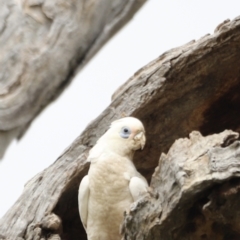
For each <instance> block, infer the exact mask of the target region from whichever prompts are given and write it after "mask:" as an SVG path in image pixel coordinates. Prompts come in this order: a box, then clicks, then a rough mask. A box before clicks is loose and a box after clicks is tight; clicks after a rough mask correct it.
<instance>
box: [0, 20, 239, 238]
mask: <svg viewBox="0 0 240 240" xmlns="http://www.w3.org/2000/svg"><path fill="white" fill-rule="evenodd" d="M239 66H240V18H236V19H234V20H233V21H231V22H230V21H227V22H225V23H224V24H222V25H220V26H219V27H218V28H217V30H216V32H215V33H214V34H213V35H207V36H205V37H203V38H202V39H200V40H198V41H196V42H195V41H193V42H190V43H189V44H186V45H184V46H182V47H179V48H176V49H172V50H170V51H168V52H166V53H165V54H163V55H162V56H160V57H159V58H158V59H156V60H154V61H152V62H151V63H149V64H148V65H147V66H145V67H144V68H142V69H140V70H139V71H138V72H137V73H135V75H134V76H133V77H132V78H130V79H129V80H128V82H126V84H125V85H124V86H122V87H121V88H120V89H119V90H118V91H117V92H116V93H115V94H114V95H113V100H112V103H111V104H110V106H109V107H108V108H107V109H106V110H105V111H104V112H103V113H102V114H101V115H100V116H99V117H98V118H97V119H96V120H95V121H94V122H92V123H91V124H90V125H89V126H88V127H87V128H86V130H85V131H84V132H83V133H82V134H81V136H79V137H78V138H77V139H76V140H75V141H74V142H73V143H72V145H71V146H70V147H69V148H68V149H67V150H66V151H65V152H64V153H63V154H62V155H61V156H60V157H59V158H58V159H57V160H56V162H55V163H54V164H52V165H51V166H50V167H49V168H47V169H45V170H44V171H43V172H41V173H39V174H38V175H36V176H35V177H34V178H33V179H31V180H30V181H29V182H28V183H27V184H26V186H25V189H24V192H23V194H22V195H21V196H20V198H19V199H18V200H17V202H16V203H15V204H14V206H13V207H12V208H11V209H10V210H9V211H8V212H7V213H6V214H5V216H4V217H3V218H2V219H1V221H0V235H1V236H2V239H11V240H15V239H27V240H32V239H41V240H43V239H53V238H55V239H60V238H61V239H67V240H75V239H82V240H83V239H86V235H85V233H84V230H83V228H82V225H81V223H80V219H79V214H78V206H77V192H78V186H79V182H80V181H81V179H82V177H83V176H84V175H85V174H86V172H87V170H88V164H87V163H86V157H87V155H88V151H89V149H90V148H91V147H92V146H93V145H94V144H95V142H96V140H97V139H98V138H99V137H100V135H102V134H103V133H104V131H105V130H106V129H107V127H108V125H109V123H110V122H111V121H112V120H114V119H117V118H119V117H121V116H122V115H129V116H130V115H131V116H135V117H138V118H140V119H141V120H142V121H143V123H144V125H145V127H146V134H147V144H146V147H145V149H144V151H141V152H139V153H137V154H136V155H135V157H134V161H135V164H136V166H137V168H138V170H139V171H140V172H141V173H142V174H143V175H144V176H145V177H146V178H147V179H148V180H149V182H150V179H151V176H152V174H153V173H154V171H155V173H154V178H153V180H152V188H153V193H152V197H149V199H144V200H142V201H141V202H140V203H138V204H133V208H132V211H131V212H130V213H129V214H127V215H126V219H125V221H124V226H123V234H124V237H125V239H159V236H161V237H162V239H171V238H168V237H169V236H170V237H172V239H174V238H175V239H178V237H179V236H182V237H183V238H182V239H186V238H188V239H191V237H193V236H201V237H202V238H203V239H204V237H205V239H214V238H215V237H216V239H226V238H224V237H225V236H226V235H228V234H230V236H233V237H235V236H239V235H238V234H239V233H240V231H239V228H238V226H239V225H238V222H239V220H240V219H239V215H238V210H237V211H232V208H231V207H230V206H229V205H230V203H232V204H233V206H235V207H236V208H238V206H239V204H238V201H236V196H237V195H235V194H238V189H239V187H238V180H239V179H238V177H239V163H238V162H239V142H238V141H236V137H237V134H236V133H233V132H231V131H225V132H223V133H220V134H219V135H213V136H209V137H206V138H203V137H201V135H199V134H198V133H196V132H195V133H193V134H192V135H191V137H190V140H187V139H185V140H178V141H177V142H176V143H175V144H174V145H173V147H172V148H171V150H170V151H169V153H168V155H167V156H165V155H162V157H161V161H160V166H159V167H158V168H157V169H156V170H155V168H156V167H157V166H158V161H159V155H160V153H161V152H168V149H169V148H170V146H171V145H172V144H173V143H174V141H175V139H178V138H182V137H187V136H188V135H189V133H190V132H192V130H199V131H200V132H201V133H202V134H203V135H209V134H212V133H219V132H221V131H223V130H224V129H232V130H234V131H236V132H239V129H240V121H239V119H240V111H239V109H240V95H239V92H240V81H239V80H240V70H239ZM232 141H233V144H231V143H232ZM185 149H186V151H185ZM195 149H196V150H195ZM214 157H215V160H214ZM170 158H171V159H170ZM169 161H171V162H172V164H169ZM214 161H215V162H214ZM191 163H193V166H191ZM200 166H202V167H203V169H202V168H200ZM164 168H165V169H166V173H165V175H164V174H162V173H163V171H164ZM168 173H169V174H168ZM233 177H234V178H236V179H233ZM204 178H205V180H204ZM230 179H232V180H230ZM201 181H202V182H201ZM216 183H217V184H216ZM222 190H224V191H225V192H222ZM232 192H233V194H232ZM163 194H164V195H163ZM214 194H220V195H221V194H223V195H221V197H222V198H223V202H224V201H225V200H226V199H224V197H226V198H227V200H226V202H227V203H228V204H227V205H224V204H223V203H222V205H221V203H220V205H221V206H223V208H222V209H220V210H219V206H220V205H219V203H218V202H216V201H217V198H215V197H214V196H215V195H214ZM224 194H225V195H224ZM231 194H232V195H231ZM208 197H209V198H210V200H208V199H207V198H208ZM228 197H229V198H228ZM201 198H203V199H202V200H201ZM211 199H212V201H211ZM175 200H176V201H175ZM151 201H154V202H153V206H152V205H151V207H149V209H150V213H149V215H144V214H145V213H146V210H145V208H147V207H148V206H150V203H151ZM203 206H204V208H203ZM153 208H156V209H157V210H156V214H157V215H156V216H155V215H154V214H152V213H153V211H152V209H153ZM203 209H205V210H206V215H207V214H208V216H209V217H207V216H205V215H204V214H203V213H202V211H203ZM212 209H213V210H212ZM224 209H229V211H227V210H226V214H228V213H231V214H232V215H231V216H232V218H231V217H230V218H231V219H236V222H234V223H233V222H230V221H229V222H228V219H229V218H228V217H226V218H224V221H221V220H219V221H216V219H211V221H212V222H210V218H211V216H213V215H214V214H215V213H214V211H215V212H216V213H217V212H219V213H220V214H221V213H222V212H221V211H224ZM205 210H204V211H205ZM192 211H193V213H192ZM194 211H195V212H196V211H197V213H195V212H194ZM198 211H199V212H198ZM207 211H210V213H207ZM211 211H212V212H213V213H211ZM141 214H143V215H141ZM176 214H178V215H179V221H182V222H180V223H178V222H177V221H178V219H177V218H178V215H176ZM191 214H192V215H191ZM211 214H212V215H211ZM139 216H140V217H139ZM141 216H142V217H141ZM214 216H217V215H214ZM220 217H221V216H220ZM168 219H169V222H168V221H167V220H168ZM201 220H202V223H201ZM225 220H226V221H225ZM151 221H152V222H151ZM173 221H175V222H177V223H176V227H174V224H175V222H173ZM199 222H200V223H199ZM198 224H199V225H198ZM201 224H202V225H201ZM204 224H205V225H204ZM229 224H230V225H231V231H228V232H227V230H226V229H227V227H228V226H229ZM200 225H201V226H200ZM135 226H137V228H135ZM191 226H193V227H191ZM199 226H200V227H199ZM204 226H205V229H208V228H212V229H213V230H211V231H210V230H209V231H207V230H206V231H205V232H204V231H203V230H202V229H203V228H204ZM209 226H210V227H209ZM194 229H198V230H199V232H203V234H202V235H201V233H198V232H197V230H194ZM218 229H220V230H222V231H223V234H222V235H221V236H222V238H221V237H219V232H218V231H220V230H218ZM162 230H164V231H165V232H164V233H163V232H162ZM168 230H169V231H171V233H170V235H169V234H168V233H166V231H168ZM138 233H142V234H141V236H138ZM208 233H211V235H207V234H208ZM164 234H165V235H164ZM194 234H195V235H194ZM204 234H206V235H204ZM137 237H139V238H137ZM151 237H153V238H151ZM164 237H165V238H164ZM184 237H185V238H184ZM192 239H193V238H192ZM230 239H231V238H230ZM232 239H233V238H232Z"/></svg>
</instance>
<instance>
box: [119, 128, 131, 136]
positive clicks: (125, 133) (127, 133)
mask: <svg viewBox="0 0 240 240" xmlns="http://www.w3.org/2000/svg"><path fill="white" fill-rule="evenodd" d="M130 134H131V130H130V128H129V127H122V129H121V131H120V136H121V137H122V138H129V136H130Z"/></svg>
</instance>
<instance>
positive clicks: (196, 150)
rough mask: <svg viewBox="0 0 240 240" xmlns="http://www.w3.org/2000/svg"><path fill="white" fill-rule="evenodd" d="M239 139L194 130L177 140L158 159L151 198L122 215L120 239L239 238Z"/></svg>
mask: <svg viewBox="0 0 240 240" xmlns="http://www.w3.org/2000/svg"><path fill="white" fill-rule="evenodd" d="M238 137H239V134H238V133H235V132H233V131H231V130H226V131H224V132H222V133H220V134H214V135H210V136H207V137H203V136H201V134H200V133H199V132H196V131H195V132H192V133H191V134H190V137H189V139H188V138H183V139H179V140H177V141H176V142H175V143H174V144H173V145H172V147H171V148H170V150H169V152H168V154H167V155H166V154H162V155H161V157H160V160H159V165H158V167H157V168H156V170H155V172H154V174H153V177H152V181H151V187H152V192H151V196H148V197H145V198H144V199H141V200H140V201H139V202H138V203H136V204H134V205H132V208H131V210H130V212H129V213H127V214H126V215H125V219H124V223H123V234H124V239H126V240H127V239H129V240H130V239H131V240H133V239H138V240H146V239H149V240H155V239H156V240H157V239H162V240H171V239H179V240H181V239H193V240H194V239H216V240H218V239H219V240H221V239H239V238H240V231H239V230H240V229H239V214H240V203H239V197H240V141H237V138H238ZM136 229H137V231H136Z"/></svg>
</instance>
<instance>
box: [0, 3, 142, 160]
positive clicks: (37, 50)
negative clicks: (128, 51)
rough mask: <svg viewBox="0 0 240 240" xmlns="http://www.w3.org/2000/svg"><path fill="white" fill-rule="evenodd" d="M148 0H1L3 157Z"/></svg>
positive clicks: (0, 148) (0, 150) (0, 152)
mask: <svg viewBox="0 0 240 240" xmlns="http://www.w3.org/2000/svg"><path fill="white" fill-rule="evenodd" d="M145 1H146V0H130V1H126V0H124V1H122V0H114V1H108V0H104V1H95V0H89V1H84V0H81V1H76V0H71V1H67V2H66V1H64V0H9V1H4V0H0V6H1V13H0V22H1V23H0V48H1V58H0V66H1V75H0V143H2V144H1V146H0V158H1V156H2V155H3V154H4V150H5V148H6V147H7V145H8V144H9V140H10V139H12V138H15V137H18V138H20V137H21V136H22V134H23V133H24V132H25V131H26V129H27V128H28V126H29V125H30V123H31V122H32V120H33V119H34V118H35V117H36V116H37V115H38V114H39V113H40V112H41V111H42V110H43V108H44V107H45V106H47V105H48V104H49V103H50V102H52V101H53V100H54V99H56V98H57V97H58V96H59V94H60V93H61V92H62V91H63V90H64V89H65V87H66V86H67V85H68V84H69V83H70V81H71V80H72V78H73V76H74V74H75V72H76V70H77V69H78V70H80V69H81V68H82V67H83V66H85V64H86V63H87V62H88V61H89V60H90V59H91V58H92V57H93V56H94V55H95V53H96V52H97V51H98V50H99V49H100V48H101V47H102V46H103V45H104V43H106V42H107V41H108V40H109V39H110V38H111V37H112V35H113V34H114V33H115V32H117V31H118V30H119V29H120V28H121V27H122V26H123V25H125V24H126V23H127V22H128V21H129V20H130V19H131V18H132V17H133V15H134V14H135V12H136V11H137V10H138V9H139V8H140V7H141V6H142V5H143V4H144V2H145ZM13 131H14V133H15V134H14V135H13Z"/></svg>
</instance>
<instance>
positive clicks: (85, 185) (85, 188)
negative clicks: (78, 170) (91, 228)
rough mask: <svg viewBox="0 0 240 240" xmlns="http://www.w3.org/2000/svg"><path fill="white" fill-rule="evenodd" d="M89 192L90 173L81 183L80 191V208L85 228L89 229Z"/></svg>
mask: <svg viewBox="0 0 240 240" xmlns="http://www.w3.org/2000/svg"><path fill="white" fill-rule="evenodd" d="M89 192H90V191H89V178H88V175H86V176H85V177H84V178H83V179H82V181H81V183H80V186H79V192H78V208H79V213H80V218H81V221H82V223H83V227H84V228H85V230H87V217H88V198H89Z"/></svg>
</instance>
